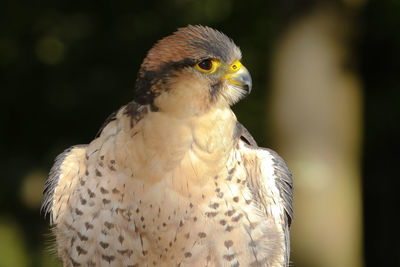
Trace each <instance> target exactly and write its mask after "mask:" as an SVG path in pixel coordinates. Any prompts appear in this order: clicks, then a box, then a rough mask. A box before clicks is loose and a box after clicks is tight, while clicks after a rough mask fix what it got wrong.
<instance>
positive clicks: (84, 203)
mask: <svg viewBox="0 0 400 267" xmlns="http://www.w3.org/2000/svg"><path fill="white" fill-rule="evenodd" d="M86 202H87V201H86V199H84V198H82V197H81V204H82V205H86Z"/></svg>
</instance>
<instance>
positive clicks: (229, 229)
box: [225, 225, 233, 232]
mask: <svg viewBox="0 0 400 267" xmlns="http://www.w3.org/2000/svg"><path fill="white" fill-rule="evenodd" d="M232 230H233V227H232V226H230V225H228V226H227V227H226V228H225V231H227V232H231V231H232Z"/></svg>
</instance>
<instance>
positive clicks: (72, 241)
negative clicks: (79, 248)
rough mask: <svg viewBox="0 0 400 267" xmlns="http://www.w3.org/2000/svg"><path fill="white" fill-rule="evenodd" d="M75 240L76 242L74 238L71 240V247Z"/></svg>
mask: <svg viewBox="0 0 400 267" xmlns="http://www.w3.org/2000/svg"><path fill="white" fill-rule="evenodd" d="M75 240H76V238H75V237H73V238H71V247H72V246H73V245H74V243H75Z"/></svg>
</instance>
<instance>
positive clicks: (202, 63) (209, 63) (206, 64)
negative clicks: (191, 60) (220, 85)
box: [197, 59, 213, 70]
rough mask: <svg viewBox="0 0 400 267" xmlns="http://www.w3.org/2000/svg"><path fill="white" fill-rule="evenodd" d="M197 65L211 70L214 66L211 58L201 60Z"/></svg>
mask: <svg viewBox="0 0 400 267" xmlns="http://www.w3.org/2000/svg"><path fill="white" fill-rule="evenodd" d="M197 65H198V66H199V67H200V68H201V69H203V70H211V69H212V67H213V62H212V61H211V59H205V60H203V61H200V63H198V64H197Z"/></svg>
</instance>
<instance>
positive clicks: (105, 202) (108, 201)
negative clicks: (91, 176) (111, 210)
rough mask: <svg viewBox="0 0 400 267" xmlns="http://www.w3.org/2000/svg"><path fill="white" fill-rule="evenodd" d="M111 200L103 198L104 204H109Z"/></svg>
mask: <svg viewBox="0 0 400 267" xmlns="http://www.w3.org/2000/svg"><path fill="white" fill-rule="evenodd" d="M110 202H111V200H109V199H105V198H103V204H104V205H107V204H110Z"/></svg>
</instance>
